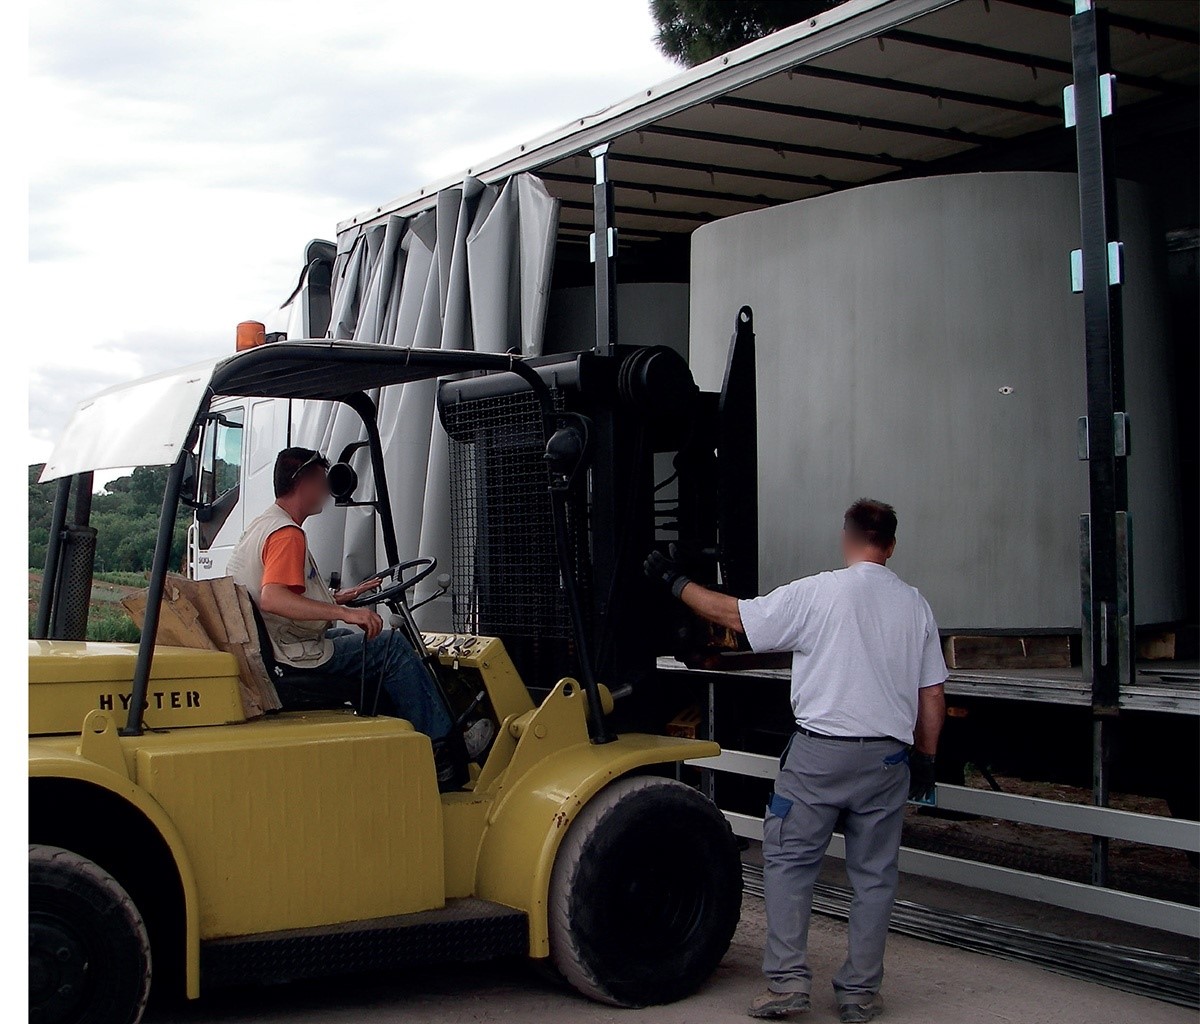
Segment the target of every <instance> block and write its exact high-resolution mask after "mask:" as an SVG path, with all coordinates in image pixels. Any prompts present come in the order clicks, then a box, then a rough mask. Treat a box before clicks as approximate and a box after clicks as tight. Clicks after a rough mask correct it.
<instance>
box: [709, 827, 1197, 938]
mask: <svg viewBox="0 0 1200 1024" xmlns="http://www.w3.org/2000/svg"><path fill="white" fill-rule="evenodd" d="M723 813H724V815H725V818H726V820H728V822H729V825H730V827H731V828H732V829H733V833H734V835H739V836H742V837H743V838H745V839H756V840H758V841H760V842H761V841H762V834H763V833H762V819H761V818H756V817H754V816H753V815H750V814H738V813H736V812H734V811H725V812H723ZM826 853H827V854H828V855H829V856H831V857H836V858H837V859H838V860H845V858H846V841H845V839H844V838H843V837H842V836H841V835H838V834H837V833H834V835H833V837H832V839H831V840H830V842H829V848H828V850H827V851H826ZM900 870H901V871H903V872H904V873H905V874H909V875H922V876H924V877H926V878H940V879H942V880H943V881H946V882H954V883H956V884H958V885H966V886H970V887H971V888H974V889H984V890H986V891H988V892H998V893H1002V894H1003V895H1006V896H1016V897H1018V898H1019V899H1023V900H1032V901H1034V902H1035V903H1048V904H1050V905H1051V906H1055V907H1066V908H1067V909H1069V910H1078V911H1080V912H1082V913H1084V914H1096V915H1098V916H1100V917H1107V918H1110V919H1112V920H1114V921H1126V922H1128V923H1130V924H1138V925H1142V926H1144V927H1146V928H1157V929H1159V930H1161V931H1168V932H1174V933H1175V934H1177V935H1188V936H1191V937H1192V938H1200V910H1198V909H1197V908H1196V907H1190V906H1187V905H1186V904H1184V903H1173V902H1171V901H1170V900H1157V899H1152V898H1151V897H1149V896H1138V895H1135V894H1134V893H1129V892H1118V891H1117V890H1115V889H1105V888H1101V887H1099V886H1095V885H1085V884H1084V883H1082V882H1071V881H1068V880H1066V879H1063V878H1051V877H1050V876H1049V875H1038V874H1034V873H1033V872H1030V871H1017V870H1016V869H1014V868H1002V867H997V866H996V865H994V864H980V863H979V862H978V861H970V860H960V859H959V858H957V857H947V856H946V855H945V854H941V853H928V852H926V851H924V850H913V849H910V848H909V847H907V846H902V847H900Z"/></svg>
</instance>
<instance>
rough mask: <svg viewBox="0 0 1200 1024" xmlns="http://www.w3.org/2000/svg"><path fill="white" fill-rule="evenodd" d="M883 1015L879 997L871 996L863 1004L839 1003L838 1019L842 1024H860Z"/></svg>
mask: <svg viewBox="0 0 1200 1024" xmlns="http://www.w3.org/2000/svg"><path fill="white" fill-rule="evenodd" d="M881 1013H883V1000H882V999H880V998H879V996H877V995H875V996H871V998H870V999H868V1000H867V1001H866V1002H865V1003H839V1004H838V1019H839V1020H840V1021H841V1022H842V1024H862V1022H863V1021H868V1020H874V1019H875V1018H876V1017H878V1016H879V1015H880V1014H881Z"/></svg>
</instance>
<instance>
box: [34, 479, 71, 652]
mask: <svg viewBox="0 0 1200 1024" xmlns="http://www.w3.org/2000/svg"><path fill="white" fill-rule="evenodd" d="M70 497H71V477H69V476H64V477H62V478H60V479H59V481H58V490H57V491H56V492H55V494H54V509H53V511H52V512H51V513H50V534H49V536H48V537H47V538H46V564H45V567H44V568H43V570H42V592H41V594H40V595H39V596H38V610H37V621H36V622H35V623H34V626H33V639H34V640H45V639H46V638H47V637H48V636H49V635H50V615H51V613H52V612H53V610H54V591H55V588H56V587H57V586H58V561H59V558H60V557H61V555H62V542H63V530H64V529H65V528H66V525H67V502H68V501H69V500H70Z"/></svg>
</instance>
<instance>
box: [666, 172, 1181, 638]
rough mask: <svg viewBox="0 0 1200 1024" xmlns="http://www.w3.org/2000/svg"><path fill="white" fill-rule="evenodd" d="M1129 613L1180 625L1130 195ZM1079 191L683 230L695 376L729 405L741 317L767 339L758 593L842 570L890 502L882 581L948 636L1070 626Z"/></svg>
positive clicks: (1158, 379)
mask: <svg viewBox="0 0 1200 1024" xmlns="http://www.w3.org/2000/svg"><path fill="white" fill-rule="evenodd" d="M1119 203H1120V222H1121V223H1120V234H1121V239H1122V240H1123V241H1124V243H1125V275H1126V276H1125V281H1126V283H1125V285H1124V296H1123V298H1124V309H1125V315H1124V324H1125V351H1126V368H1127V385H1126V387H1127V406H1128V412H1129V415H1130V419H1131V423H1132V438H1133V445H1132V450H1133V455H1132V457H1131V459H1130V465H1129V481H1130V483H1129V490H1130V506H1131V510H1132V516H1133V524H1134V538H1135V558H1134V589H1135V614H1136V618H1137V621H1138V622H1142V623H1146V622H1166V621H1171V620H1174V619H1176V618H1177V617H1178V616H1179V615H1181V614H1182V573H1181V567H1180V564H1179V551H1180V532H1179V531H1180V526H1181V524H1180V508H1179V488H1178V486H1177V479H1176V459H1175V452H1174V441H1173V433H1172V431H1173V420H1172V416H1171V410H1170V407H1169V403H1170V390H1169V387H1168V383H1169V381H1168V374H1169V361H1168V350H1167V332H1166V324H1165V322H1164V318H1165V316H1166V306H1165V301H1164V296H1163V293H1162V288H1161V271H1160V265H1161V264H1160V256H1159V253H1160V250H1161V248H1162V246H1161V239H1159V238H1158V237H1157V236H1156V235H1155V234H1154V233H1153V231H1152V227H1151V223H1150V218H1149V213H1148V210H1147V203H1146V197H1145V196H1144V195H1143V194H1142V192H1141V191H1140V190H1139V189H1138V188H1137V187H1136V186H1133V185H1129V184H1124V183H1123V184H1122V185H1121V188H1120V190H1119ZM1078 246H1079V196H1078V191H1077V184H1076V178H1075V176H1074V175H1067V174H1051V173H998V174H975V175H956V176H950V177H942V178H926V179H919V180H912V181H900V182H890V183H886V184H880V185H870V186H865V187H863V188H859V189H854V190H851V191H846V192H840V193H836V194H834V195H829V196H822V197H819V198H814V199H808V200H803V201H800V202H797V203H791V204H788V205H786V206H777V207H773V208H771V209H768V210H762V211H756V212H753V213H746V214H741V215H739V216H736V217H729V218H727V219H725V220H720V221H715V222H713V223H711V224H707V225H705V226H704V227H701V228H700V229H698V230H697V231H696V232H695V234H694V235H693V236H692V279H691V298H690V310H691V314H690V318H689V319H690V360H691V365H692V369H693V372H694V373H695V376H696V380H697V383H699V385H700V386H701V387H702V388H705V389H706V390H711V389H716V388H719V387H720V382H721V375H722V372H723V369H724V362H725V352H726V348H727V345H728V341H729V336H730V334H731V332H732V329H733V319H734V315H735V314H736V312H737V310H738V308H739V307H740V306H742V305H749V306H751V307H753V309H754V320H755V330H756V333H757V339H758V401H759V407H758V408H759V457H758V458H759V463H758V465H759V521H760V527H759V529H760V534H759V536H760V565H761V578H762V586H763V588H764V589H767V588H770V587H774V586H776V585H778V584H781V583H784V582H786V581H788V580H790V579H792V578H795V577H797V576H801V575H806V574H809V573H813V572H818V571H820V570H823V569H829V568H837V567H838V565H839V551H838V535H839V531H840V528H841V522H842V513H843V511H844V510H845V508H846V506H847V505H848V504H849V503H850V502H851V501H852V500H854V499H855V498H858V497H862V496H869V497H875V498H879V499H882V500H884V501H888V502H891V503H892V504H893V505H895V507H896V510H897V515H898V517H899V522H900V527H899V543H898V546H897V551H896V557H895V559H894V561H893V562H892V563H891V564H892V566H893V567H894V568H895V569H896V571H897V572H898V573H899V574H900V575H901V576H902V577H904V578H905V579H906V580H908V581H909V582H910V583H912V584H913V585H915V586H917V587H919V588H920V590H921V591H922V593H924V594H925V596H926V597H927V598H928V599H929V601H930V604H931V605H932V607H933V610H934V613H935V615H936V616H937V619H938V622H939V624H940V625H941V626H943V627H945V628H952V629H972V628H973V629H1033V628H1047V627H1048V628H1077V627H1078V625H1079V622H1080V585H1079V579H1080V575H1079V547H1080V545H1079V515H1080V513H1082V512H1086V511H1087V508H1088V488H1087V467H1086V464H1085V463H1083V462H1080V461H1079V459H1078V445H1077V431H1076V421H1077V419H1078V417H1080V416H1081V415H1083V414H1084V413H1085V412H1086V393H1085V384H1084V365H1085V364H1084V348H1083V310H1082V297H1081V296H1080V295H1076V294H1073V293H1072V291H1071V279H1070V270H1069V266H1070V265H1069V256H1068V254H1069V253H1070V251H1071V250H1072V249H1074V248H1077V247H1078Z"/></svg>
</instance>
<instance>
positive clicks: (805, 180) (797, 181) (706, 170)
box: [608, 153, 860, 189]
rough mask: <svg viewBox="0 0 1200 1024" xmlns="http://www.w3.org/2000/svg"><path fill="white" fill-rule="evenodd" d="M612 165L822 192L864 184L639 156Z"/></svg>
mask: <svg viewBox="0 0 1200 1024" xmlns="http://www.w3.org/2000/svg"><path fill="white" fill-rule="evenodd" d="M608 159H609V161H610V162H615V163H626V164H638V165H640V166H642V167H658V168H662V167H666V168H671V169H673V170H678V171H697V172H699V173H701V174H707V175H708V176H709V178H710V179H711V177H712V175H714V174H728V175H732V176H735V177H739V178H758V179H760V180H762V181H778V182H783V183H785V184H788V185H813V186H816V187H818V188H828V189H837V188H850V187H851V186H854V185H858V184H860V182H854V181H839V180H838V179H836V178H827V177H826V176H825V175H824V174H788V173H787V172H786V171H766V170H761V169H759V168H755V167H734V166H732V165H729V164H713V163H701V162H700V161H698V160H677V159H675V158H673V157H658V156H638V155H637V154H636V153H610V154H609V155H608Z"/></svg>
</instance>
